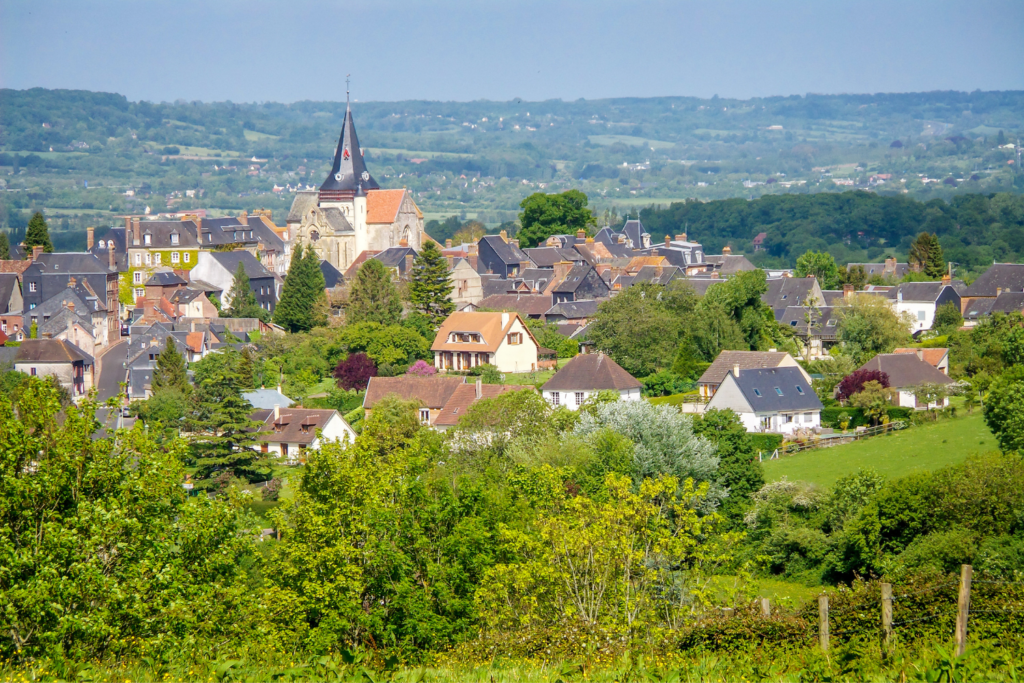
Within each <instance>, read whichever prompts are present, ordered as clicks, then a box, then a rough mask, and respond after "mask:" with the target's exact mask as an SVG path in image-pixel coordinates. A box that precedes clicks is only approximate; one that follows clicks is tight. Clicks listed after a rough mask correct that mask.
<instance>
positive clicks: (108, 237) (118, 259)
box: [89, 226, 128, 271]
mask: <svg viewBox="0 0 1024 683" xmlns="http://www.w3.org/2000/svg"><path fill="white" fill-rule="evenodd" d="M100 242H102V243H103V246H102V247H101V246H100ZM109 242H113V243H114V260H115V263H116V264H117V269H118V270H121V271H124V270H128V248H127V247H126V246H125V241H124V226H121V227H119V228H111V229H110V230H108V231H107V232H106V233H104V234H103V236H102V237H100V238H99V239H97V240H96V242H95V243H94V244H93V245H92V249H90V250H89V251H90V252H91V253H93V254H95V255H96V258H98V259H100V260H101V261H103V262H104V263H108V264H109V262H110V253H109V252H110V247H109V245H108V243H109Z"/></svg>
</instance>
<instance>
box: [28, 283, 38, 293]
mask: <svg viewBox="0 0 1024 683" xmlns="http://www.w3.org/2000/svg"><path fill="white" fill-rule="evenodd" d="M28 291H30V292H34V291H36V283H34V282H30V283H28Z"/></svg>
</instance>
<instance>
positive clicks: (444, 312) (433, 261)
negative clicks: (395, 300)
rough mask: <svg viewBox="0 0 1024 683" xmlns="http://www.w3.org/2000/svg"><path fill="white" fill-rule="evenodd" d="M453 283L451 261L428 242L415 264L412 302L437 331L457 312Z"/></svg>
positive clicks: (433, 244)
mask: <svg viewBox="0 0 1024 683" xmlns="http://www.w3.org/2000/svg"><path fill="white" fill-rule="evenodd" d="M451 293H452V281H451V280H450V279H449V278H448V259H446V258H445V256H444V254H442V253H441V250H440V249H438V248H437V244H436V243H435V242H433V241H429V240H428V241H427V242H426V243H425V244H424V245H423V248H422V249H420V253H419V255H417V256H416V260H415V261H413V266H412V282H410V283H409V301H410V302H411V303H412V305H413V307H414V308H415V309H416V310H417V311H419V312H420V313H422V314H423V315H425V316H426V317H427V319H429V320H430V324H431V325H433V326H434V329H437V328H438V327H440V326H441V323H443V322H444V319H445V318H447V317H448V316H449V315H451V313H452V311H454V310H455V304H454V303H452V300H451V298H450V297H451Z"/></svg>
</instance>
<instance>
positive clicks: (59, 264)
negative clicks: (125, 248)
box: [25, 251, 112, 275]
mask: <svg viewBox="0 0 1024 683" xmlns="http://www.w3.org/2000/svg"><path fill="white" fill-rule="evenodd" d="M35 272H39V273H43V274H46V275H52V274H54V273H59V274H65V275H79V274H85V275H88V274H92V273H97V274H99V273H102V274H103V275H106V274H107V273H109V272H112V271H111V270H110V268H109V267H108V266H107V262H106V261H104V260H101V259H100V258H99V257H97V256H96V255H95V254H93V253H92V252H88V251H82V252H59V253H53V254H46V253H43V254H40V255H39V258H37V259H36V260H35V261H33V262H32V264H31V265H30V266H29V267H28V268H27V269H26V270H25V273H26V274H30V273H35Z"/></svg>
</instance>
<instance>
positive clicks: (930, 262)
mask: <svg viewBox="0 0 1024 683" xmlns="http://www.w3.org/2000/svg"><path fill="white" fill-rule="evenodd" d="M907 260H908V261H909V262H910V265H912V266H914V267H915V268H917V269H918V270H920V271H921V272H922V273H924V274H925V275H927V276H928V277H931V278H936V279H938V278H941V277H942V276H943V275H944V274H945V273H946V262H945V258H944V256H943V254H942V245H941V244H939V238H938V236H936V235H929V234H928V233H927V232H922V233H921V234H920V235H918V236H917V239H916V240H914V243H913V244H912V245H910V253H909V255H908V256H907Z"/></svg>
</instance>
